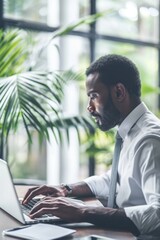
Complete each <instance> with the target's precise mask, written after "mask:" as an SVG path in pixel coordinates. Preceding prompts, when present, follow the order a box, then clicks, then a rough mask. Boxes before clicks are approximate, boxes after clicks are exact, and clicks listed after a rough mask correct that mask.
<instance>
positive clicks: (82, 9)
mask: <svg viewBox="0 0 160 240" xmlns="http://www.w3.org/2000/svg"><path fill="white" fill-rule="evenodd" d="M71 6H72V7H71ZM88 14H89V0H88V1H86V0H74V1H72V0H27V1H26V0H4V16H5V17H6V18H13V19H17V20H18V19H19V20H25V21H33V22H39V23H44V24H47V25H49V26H52V27H57V26H61V25H64V24H69V23H71V22H73V21H77V20H78V19H79V18H80V17H83V16H86V15H88ZM78 29H84V30H85V29H88V26H81V27H79V28H78Z"/></svg>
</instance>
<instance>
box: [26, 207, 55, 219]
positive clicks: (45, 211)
mask: <svg viewBox="0 0 160 240" xmlns="http://www.w3.org/2000/svg"><path fill="white" fill-rule="evenodd" d="M56 210H57V207H53V208H52V209H50V208H47V207H44V208H41V209H39V210H38V211H36V212H35V213H32V214H30V215H29V216H30V218H37V217H41V216H42V215H44V214H52V215H54V216H56V215H55V214H54V212H56Z"/></svg>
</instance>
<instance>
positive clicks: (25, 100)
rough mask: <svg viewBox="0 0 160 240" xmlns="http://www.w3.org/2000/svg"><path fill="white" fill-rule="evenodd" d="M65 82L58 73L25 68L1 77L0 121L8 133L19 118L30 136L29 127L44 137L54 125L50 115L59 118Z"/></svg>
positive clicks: (5, 132) (3, 129)
mask: <svg viewBox="0 0 160 240" xmlns="http://www.w3.org/2000/svg"><path fill="white" fill-rule="evenodd" d="M63 84H64V82H63V81H62V78H61V77H58V74H53V73H40V72H26V73H22V74H17V75H13V76H11V77H8V78H2V79H0V123H1V126H2V133H3V135H4V134H5V135H6V136H8V134H9V131H10V130H11V129H14V130H16V129H17V126H18V124H19V121H20V120H22V121H23V123H24V126H25V129H26V131H27V134H28V137H29V139H30V140H31V136H30V130H29V129H30V127H32V128H34V129H36V130H37V131H38V132H39V133H40V134H42V135H44V136H45V137H46V138H49V136H48V128H50V129H53V127H54V125H53V124H51V122H52V121H53V118H54V119H55V118H59V111H60V103H61V99H62V95H63V92H62V89H63V87H62V85H63Z"/></svg>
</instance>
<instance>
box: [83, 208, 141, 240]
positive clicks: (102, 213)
mask: <svg viewBox="0 0 160 240" xmlns="http://www.w3.org/2000/svg"><path fill="white" fill-rule="evenodd" d="M83 217H84V220H85V221H87V222H90V223H93V224H95V225H98V226H100V227H107V228H111V229H115V230H122V231H129V232H131V233H133V234H134V235H135V236H138V235H139V234H140V233H139V230H138V229H137V227H136V226H135V225H134V223H133V222H132V221H131V220H130V219H129V218H128V217H127V216H126V214H125V212H124V210H123V209H112V208H104V207H98V208H86V209H85V211H84V214H83Z"/></svg>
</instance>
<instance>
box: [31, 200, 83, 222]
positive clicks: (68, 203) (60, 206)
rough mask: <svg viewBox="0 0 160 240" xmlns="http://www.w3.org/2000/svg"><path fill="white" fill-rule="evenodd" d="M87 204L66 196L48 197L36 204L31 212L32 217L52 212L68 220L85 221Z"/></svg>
mask: <svg viewBox="0 0 160 240" xmlns="http://www.w3.org/2000/svg"><path fill="white" fill-rule="evenodd" d="M85 209H86V205H85V204H82V202H78V201H77V200H74V199H71V198H66V197H58V198H54V197H46V198H44V199H43V200H42V201H40V202H39V203H37V204H36V206H35V207H33V209H32V210H31V212H30V217H31V218H37V217H40V216H42V215H43V214H52V215H53V216H56V217H59V218H61V219H63V220H65V221H67V222H81V221H85V220H84V219H85V218H84V213H85Z"/></svg>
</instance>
